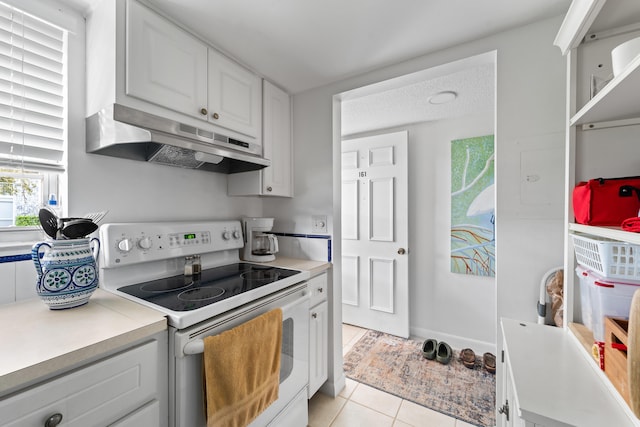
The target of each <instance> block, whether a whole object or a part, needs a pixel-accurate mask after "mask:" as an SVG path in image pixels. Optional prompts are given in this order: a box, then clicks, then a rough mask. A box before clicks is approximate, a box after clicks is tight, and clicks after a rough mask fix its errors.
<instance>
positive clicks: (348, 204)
mask: <svg viewBox="0 0 640 427" xmlns="http://www.w3.org/2000/svg"><path fill="white" fill-rule="evenodd" d="M342 212H343V213H342V238H343V239H350V240H358V228H359V218H358V215H357V213H358V181H357V180H352V181H344V182H343V183H342Z"/></svg>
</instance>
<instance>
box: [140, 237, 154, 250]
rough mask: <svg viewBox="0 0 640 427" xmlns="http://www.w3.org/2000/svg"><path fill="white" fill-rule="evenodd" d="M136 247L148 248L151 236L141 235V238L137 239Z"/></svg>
mask: <svg viewBox="0 0 640 427" xmlns="http://www.w3.org/2000/svg"><path fill="white" fill-rule="evenodd" d="M138 247H139V248H140V249H150V248H151V238H150V237H143V238H142V239H140V240H138Z"/></svg>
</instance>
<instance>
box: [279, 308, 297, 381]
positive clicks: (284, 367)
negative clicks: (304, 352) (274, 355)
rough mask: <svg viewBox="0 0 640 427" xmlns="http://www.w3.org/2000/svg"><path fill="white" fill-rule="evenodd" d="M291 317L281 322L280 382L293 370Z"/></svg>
mask: <svg viewBox="0 0 640 427" xmlns="http://www.w3.org/2000/svg"><path fill="white" fill-rule="evenodd" d="M293 356H294V355H293V319H292V318H290V317H289V318H288V319H285V320H284V321H283V322H282V354H281V355H280V384H282V382H283V381H284V380H286V379H287V378H289V375H291V372H292V371H293Z"/></svg>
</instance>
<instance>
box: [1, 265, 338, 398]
mask: <svg viewBox="0 0 640 427" xmlns="http://www.w3.org/2000/svg"><path fill="white" fill-rule="evenodd" d="M266 264H268V265H273V266H278V267H283V268H291V269H295V270H305V271H309V272H310V274H311V276H315V275H317V274H320V273H322V272H323V271H326V270H327V269H329V268H330V267H331V263H328V262H322V261H309V260H300V259H293V258H277V259H276V260H275V261H273V262H271V263H266ZM0 324H1V325H3V327H2V328H1V329H0V343H1V344H0V346H1V348H2V351H0V396H2V395H4V394H6V393H9V392H13V391H15V390H17V389H19V388H20V387H21V386H23V385H28V384H32V383H34V382H36V381H38V380H40V379H45V378H48V377H51V376H52V375H54V374H56V373H57V372H64V371H66V370H68V369H71V368H73V367H75V366H77V365H79V364H81V363H82V362H84V361H87V360H89V359H91V358H93V357H96V356H100V355H101V354H105V353H108V352H109V351H112V350H115V349H117V348H120V347H123V346H126V345H128V344H131V343H134V342H136V341H138V340H140V339H143V338H145V337H148V336H151V335H153V334H155V333H158V332H161V331H164V330H166V329H167V319H166V318H165V317H164V314H163V313H161V312H159V311H156V310H153V309H151V308H148V307H146V306H143V305H141V304H137V303H135V302H133V301H130V300H127V299H125V298H121V297H119V296H117V295H114V294H111V293H109V292H107V291H104V290H102V289H97V290H96V292H95V293H94V294H93V295H92V296H91V298H90V299H89V302H88V303H87V304H85V305H83V306H81V307H75V308H71V309H67V310H50V309H49V307H48V306H47V305H46V304H45V303H44V302H42V301H41V300H40V299H39V298H34V299H30V300H26V301H21V302H16V303H12V304H6V305H3V306H0Z"/></svg>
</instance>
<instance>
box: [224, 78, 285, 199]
mask: <svg viewBox="0 0 640 427" xmlns="http://www.w3.org/2000/svg"><path fill="white" fill-rule="evenodd" d="M262 98H263V116H264V123H263V135H262V136H263V139H262V140H263V152H264V157H265V158H267V159H269V160H271V166H269V167H266V168H264V169H261V170H259V171H252V172H243V173H235V174H233V175H229V177H228V178H227V193H228V194H229V195H230V196H282V197H293V160H292V159H293V157H292V149H293V146H292V140H291V98H290V97H289V94H287V93H286V92H284V91H283V90H281V89H279V88H278V87H276V86H274V85H273V84H271V83H269V82H268V81H266V80H265V81H264V84H263V97H262Z"/></svg>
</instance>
